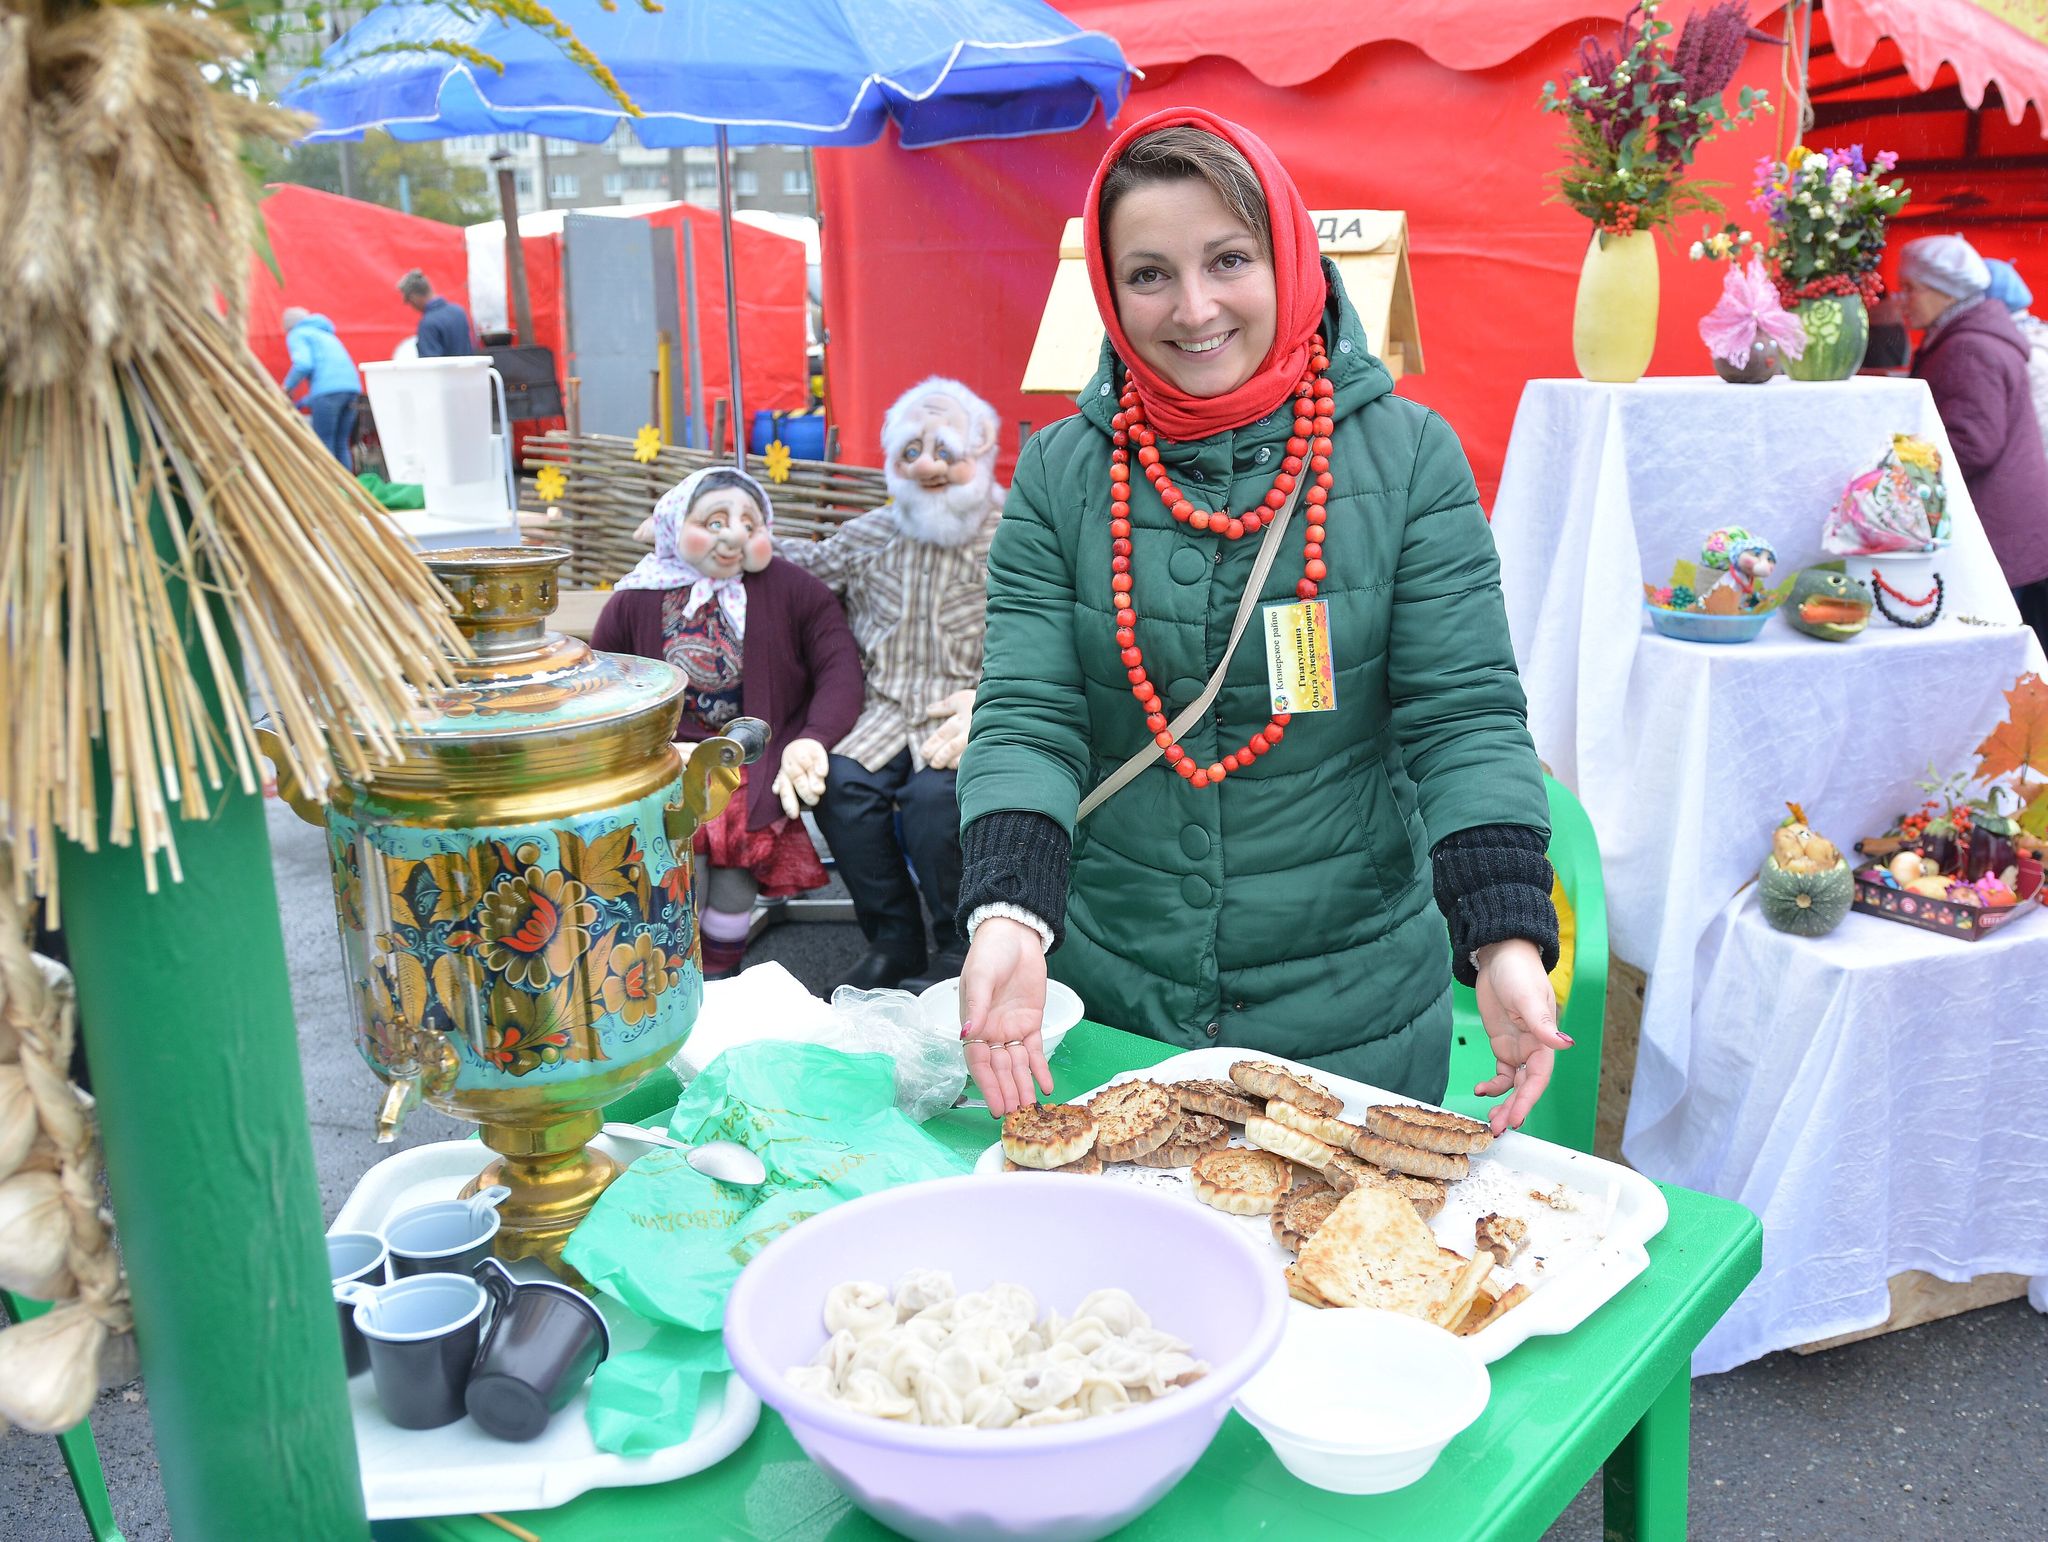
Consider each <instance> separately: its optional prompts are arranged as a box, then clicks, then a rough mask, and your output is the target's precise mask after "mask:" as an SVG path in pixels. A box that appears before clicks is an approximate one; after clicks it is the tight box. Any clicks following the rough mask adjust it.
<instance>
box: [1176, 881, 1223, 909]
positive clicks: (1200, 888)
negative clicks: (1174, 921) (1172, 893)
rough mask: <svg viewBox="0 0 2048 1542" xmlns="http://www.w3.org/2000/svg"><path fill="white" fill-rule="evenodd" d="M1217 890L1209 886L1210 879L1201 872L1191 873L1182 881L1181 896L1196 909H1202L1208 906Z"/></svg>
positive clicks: (1190, 906)
mask: <svg viewBox="0 0 2048 1542" xmlns="http://www.w3.org/2000/svg"><path fill="white" fill-rule="evenodd" d="M1215 892H1216V891H1215V890H1214V889H1212V888H1210V887H1209V880H1208V879H1206V878H1204V877H1203V876H1202V875H1201V874H1200V873H1190V874H1188V875H1187V877H1185V878H1183V879H1182V880H1181V881H1180V897H1181V898H1182V899H1184V900H1186V901H1187V903H1188V906H1189V908H1191V909H1194V910H1201V909H1203V908H1204V907H1205V906H1207V905H1208V903H1209V900H1210V898H1211V896H1213V895H1214V894H1215Z"/></svg>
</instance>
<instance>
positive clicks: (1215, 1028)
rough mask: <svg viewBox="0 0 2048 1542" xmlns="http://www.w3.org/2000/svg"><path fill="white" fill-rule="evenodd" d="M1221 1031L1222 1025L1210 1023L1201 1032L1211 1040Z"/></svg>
mask: <svg viewBox="0 0 2048 1542" xmlns="http://www.w3.org/2000/svg"><path fill="white" fill-rule="evenodd" d="M1222 1031H1223V1025H1222V1024H1221V1023H1211V1024H1210V1025H1209V1026H1208V1027H1206V1028H1204V1029H1203V1030H1202V1032H1204V1033H1206V1034H1207V1035H1208V1036H1209V1037H1210V1038H1212V1039H1213V1038H1215V1037H1216V1035H1217V1034H1219V1033H1221V1032H1222Z"/></svg>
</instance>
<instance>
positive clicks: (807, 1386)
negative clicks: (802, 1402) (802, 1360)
mask: <svg viewBox="0 0 2048 1542" xmlns="http://www.w3.org/2000/svg"><path fill="white" fill-rule="evenodd" d="M782 1374H783V1379H784V1380H786V1381H787V1382H788V1383H789V1384H790V1385H791V1386H792V1387H794V1388H795V1389H796V1390H797V1391H799V1392H801V1393H803V1394H804V1395H805V1396H806V1397H821V1398H831V1397H834V1396H836V1395H837V1393H838V1386H837V1383H835V1382H834V1381H833V1379H832V1367H831V1366H829V1365H799V1366H795V1367H793V1368H791V1369H790V1370H787V1371H784V1372H783V1373H782Z"/></svg>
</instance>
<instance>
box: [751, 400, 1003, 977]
mask: <svg viewBox="0 0 2048 1542" xmlns="http://www.w3.org/2000/svg"><path fill="white" fill-rule="evenodd" d="M997 428H998V423H997V419H996V414H995V409H994V408H993V407H991V406H989V404H988V403H987V402H985V401H983V400H982V399H981V398H980V397H979V396H977V395H975V394H974V392H972V391H970V390H968V389H967V387H966V386H964V385H962V384H961V383H960V382H959V381H957V380H946V379H943V378H941V377H939V376H936V375H935V376H933V377H932V378H931V379H929V380H925V381H921V382H920V383H918V384H917V385H915V386H913V387H911V389H910V390H908V391H906V392H904V393H903V395H902V396H901V397H899V398H897V401H896V404H895V405H894V406H893V407H891V408H890V409H889V414H888V416H887V417H886V418H885V419H884V420H883V423H882V453H883V458H884V459H883V465H884V470H885V474H886V475H887V477H888V483H889V493H890V502H888V503H886V504H884V505H883V506H882V507H881V508H879V509H875V510H873V511H871V512H870V513H867V514H863V515H861V516H860V517H859V518H857V519H854V520H850V521H848V522H847V523H846V524H845V525H843V526H841V527H840V528H839V530H838V531H836V532H835V533H834V534H833V535H832V536H831V537H830V538H829V539H827V540H824V541H821V542H818V543H816V544H812V545H806V544H805V543H803V542H800V541H791V542H788V543H785V544H784V545H782V546H781V547H779V548H778V549H779V550H780V551H781V553H782V555H784V556H786V557H788V558H789V559H790V560H791V561H792V562H795V563H798V564H799V565H801V566H803V567H805V568H808V569H809V570H810V571H811V572H812V573H814V574H815V575H817V576H818V577H819V578H821V579H823V580H824V581H825V582H826V583H827V584H829V585H830V586H831V587H832V588H833V590H834V591H836V592H837V593H838V594H839V596H840V597H841V598H842V599H843V600H844V601H845V602H846V615H847V620H848V621H850V622H851V623H852V626H853V635H854V638H855V640H856V641H857V642H858V643H859V644H860V655H861V663H862V665H863V666H864V667H865V669H866V672H867V696H866V700H865V703H864V705H863V707H862V709H861V715H860V721H859V722H857V723H855V724H854V725H853V731H852V732H851V733H849V734H848V735H847V736H846V737H845V738H843V739H841V740H840V741H839V742H838V743H837V744H836V745H834V746H833V749H832V755H831V769H830V773H829V775H828V776H827V778H826V783H825V795H824V797H823V799H821V800H820V802H819V804H818V809H817V819H818V828H819V829H820V830H821V831H823V832H824V836H825V840H826V843H827V844H828V845H830V846H831V848H832V855H833V857H834V858H835V859H836V861H837V862H838V865H839V876H840V877H841V879H843V880H844V881H845V884H846V889H847V893H848V894H850V895H851V896H852V898H853V909H854V915H855V916H856V917H857V918H858V919H859V921H860V927H861V931H862V933H863V934H864V935H865V936H866V938H867V945H868V947H867V953H866V954H865V955H864V956H863V957H862V958H861V959H860V961H859V962H858V963H857V964H856V965H855V966H854V967H853V969H852V971H851V972H850V973H849V974H848V975H847V977H846V979H845V982H844V983H846V984H848V985H852V986H857V987H859V988H861V989H864V990H880V989H885V988H888V987H891V986H896V985H900V984H903V983H904V982H905V981H908V980H911V979H912V978H913V977H922V978H929V979H945V978H949V977H950V976H952V975H956V974H958V973H959V972H960V964H961V961H962V959H963V958H964V957H965V956H966V946H967V945H966V942H965V940H964V939H962V938H961V937H960V936H959V933H958V931H957V929H956V928H955V926H954V920H953V912H954V911H955V909H956V908H957V907H958V901H959V897H960V806H959V803H958V802H957V800H956V799H955V797H954V793H953V781H954V774H955V768H956V767H957V766H958V765H959V764H960V752H961V750H963V749H964V748H966V745H967V728H968V719H969V716H970V714H971V713H972V711H973V708H974V691H975V687H976V686H977V685H979V684H980V683H981V639H982V632H983V629H984V624H985V623H984V619H983V615H982V611H983V608H984V606H985V604H986V602H987V594H988V587H987V586H988V548H989V542H990V541H992V540H993V539H994V538H995V531H996V519H997V517H998V516H999V515H1000V514H1001V512H1002V506H1003V489H1002V488H1001V487H1000V486H999V485H997V482H996V479H995V466H996V433H997ZM913 874H914V875H915V876H914V878H913ZM920 889H922V890H923V891H924V905H923V910H925V911H929V912H930V916H931V937H932V941H933V944H934V945H935V948H936V951H935V952H934V951H931V950H928V948H927V943H926V932H925V917H924V914H923V913H921V911H920V907H919V904H918V891H919V890H920Z"/></svg>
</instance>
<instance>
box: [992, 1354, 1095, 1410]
mask: <svg viewBox="0 0 2048 1542" xmlns="http://www.w3.org/2000/svg"><path fill="white" fill-rule="evenodd" d="M1080 1390H1081V1371H1080V1369H1079V1367H1078V1366H1075V1365H1069V1364H1061V1363H1059V1362H1057V1361H1048V1362H1046V1363H1045V1364H1043V1365H1025V1366H1012V1367H1011V1368H1010V1369H1009V1370H1007V1371H1005V1372H1003V1391H1004V1392H1005V1393H1006V1394H1007V1395H1008V1396H1009V1399H1010V1401H1011V1402H1013V1403H1015V1404H1016V1405H1017V1406H1018V1407H1019V1408H1021V1409H1023V1410H1024V1411H1025V1412H1026V1413H1037V1412H1039V1411H1040V1410H1042V1409H1046V1408H1052V1407H1054V1406H1056V1405H1057V1404H1060V1403H1064V1402H1066V1401H1067V1399H1068V1398H1070V1397H1072V1396H1073V1395H1074V1394H1075V1393H1077V1392H1079V1391H1080ZM1019 1422H1022V1421H1019Z"/></svg>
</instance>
